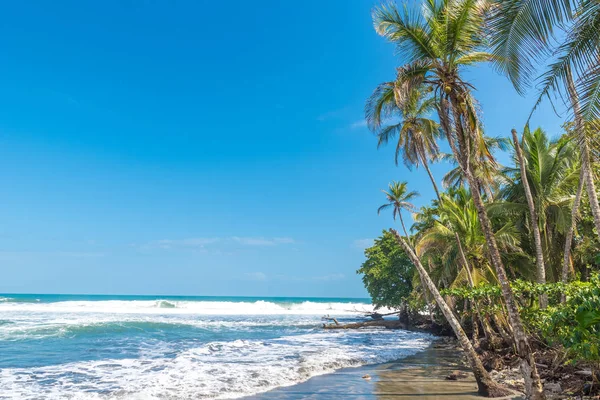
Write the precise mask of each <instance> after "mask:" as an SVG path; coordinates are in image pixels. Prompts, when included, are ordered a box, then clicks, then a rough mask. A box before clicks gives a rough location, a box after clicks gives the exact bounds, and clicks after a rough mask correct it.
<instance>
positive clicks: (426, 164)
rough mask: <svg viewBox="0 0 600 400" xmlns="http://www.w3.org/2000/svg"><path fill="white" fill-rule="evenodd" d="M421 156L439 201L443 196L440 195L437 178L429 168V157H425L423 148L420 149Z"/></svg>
mask: <svg viewBox="0 0 600 400" xmlns="http://www.w3.org/2000/svg"><path fill="white" fill-rule="evenodd" d="M419 156H420V158H421V164H423V167H424V168H425V171H427V175H429V179H431V184H432V185H433V190H435V195H436V196H437V199H438V201H442V198H441V197H440V191H439V190H438V187H437V184H436V183H435V178H434V177H433V174H432V173H431V170H430V169H429V163H428V162H427V157H425V154H423V151H422V149H420V150H419Z"/></svg>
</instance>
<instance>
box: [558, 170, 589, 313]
mask: <svg viewBox="0 0 600 400" xmlns="http://www.w3.org/2000/svg"><path fill="white" fill-rule="evenodd" d="M584 175H585V170H584V169H583V168H581V171H580V172H579V185H577V193H576V194H575V199H574V200H573V207H572V208H571V225H570V226H569V230H568V231H567V238H566V240H565V257H564V260H563V268H562V283H564V284H567V283H568V281H569V266H570V264H571V243H572V242H573V234H574V232H575V225H576V224H577V213H578V211H579V203H581V194H582V192H583V183H584V180H585V176H584ZM566 300H567V297H566V296H565V294H564V293H563V294H561V296H560V301H561V303H564V302H565V301H566Z"/></svg>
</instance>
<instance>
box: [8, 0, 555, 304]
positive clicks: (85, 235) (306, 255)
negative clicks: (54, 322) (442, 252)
mask: <svg viewBox="0 0 600 400" xmlns="http://www.w3.org/2000/svg"><path fill="white" fill-rule="evenodd" d="M376 4H378V3H377V2H371V1H366V0H329V1H326V2H323V1H318V0H305V1H302V2H286V1H283V2H282V1H275V0H258V1H254V2H248V1H237V0H234V1H228V2H214V1H177V2H150V1H148V2H136V1H112V0H107V1H103V2H81V1H62V0H59V1H55V2H47V1H31V2H26V3H25V2H7V3H6V4H4V6H3V12H2V15H0V20H1V23H0V48H1V49H2V53H3V60H2V63H0V88H1V89H0V292H4V293H97V294H171V295H209V296H213V295H227V296H235V295H238V296H329V297H366V296H367V292H366V291H365V289H364V288H363V285H362V282H361V279H360V276H358V275H357V274H356V269H357V268H359V267H360V264H361V263H362V262H363V260H364V256H363V250H364V248H365V247H367V246H369V244H370V243H372V240H373V238H375V237H377V236H378V235H380V234H381V231H382V230H383V229H386V228H388V227H390V226H392V225H393V224H394V221H393V220H392V218H391V215H381V216H378V215H377V212H376V210H377V207H378V206H379V205H381V204H382V203H383V202H384V197H383V194H382V193H381V192H380V190H381V189H383V188H385V187H386V186H387V184H388V183H389V181H391V180H406V181H408V183H409V185H410V187H411V189H413V190H417V191H419V192H420V193H421V197H420V198H419V200H418V201H417V202H416V204H417V205H421V204H426V203H427V202H428V201H429V200H430V199H431V198H432V196H433V195H434V193H433V190H432V189H431V185H430V182H429V180H428V178H427V175H426V174H425V172H424V171H422V170H413V171H409V170H407V169H406V168H405V167H404V166H398V167H396V166H395V165H394V161H393V148H391V147H390V148H386V149H380V150H377V149H376V139H375V138H374V137H373V135H372V134H371V133H369V131H368V130H367V128H366V126H365V123H364V119H363V106H364V102H365V100H366V98H367V97H368V96H369V95H370V93H371V91H372V90H373V89H374V87H375V86H376V85H377V84H378V83H380V82H383V81H386V80H390V79H392V78H393V76H394V71H395V67H396V66H398V65H399V62H400V58H401V57H400V56H399V55H398V54H396V53H395V49H394V47H393V45H391V44H389V43H386V42H385V41H384V40H383V39H382V38H380V37H379V36H377V35H376V33H375V32H374V30H373V26H372V21H371V16H370V11H371V9H372V7H373V6H374V5H376ZM467 78H468V79H469V80H470V81H471V82H472V83H473V84H474V85H475V86H476V88H477V91H476V93H475V95H476V97H477V99H478V100H479V102H480V103H481V107H482V110H483V119H484V124H485V129H486V133H487V134H489V135H493V136H497V135H502V136H507V135H510V129H511V128H513V127H517V128H519V127H521V126H523V124H524V123H525V121H526V119H527V117H528V115H529V112H530V110H531V107H532V105H533V102H534V93H532V94H531V95H529V96H527V97H519V96H518V95H517V94H516V92H515V91H514V90H513V88H512V86H511V85H510V83H509V82H508V81H507V80H506V79H505V78H504V77H502V76H499V75H498V74H496V73H495V72H494V71H493V70H491V69H490V68H488V67H480V68H477V69H475V70H472V71H469V72H468V73H467ZM562 121H563V120H562V119H561V118H560V117H558V116H557V115H555V114H554V113H553V111H552V109H551V108H550V107H549V106H547V105H546V106H544V107H542V108H541V109H540V110H539V112H537V113H536V114H535V116H534V118H533V120H532V123H533V125H535V126H538V125H539V126H542V127H543V128H544V129H545V130H546V131H547V132H548V133H549V134H550V135H551V136H554V135H558V134H560V132H561V128H560V125H561V123H562ZM505 158H506V157H505ZM501 159H502V156H501ZM447 169H448V167H447V166H445V165H435V166H434V167H433V173H434V174H435V175H436V177H437V179H438V181H439V180H441V178H442V176H443V173H444V171H446V170H447Z"/></svg>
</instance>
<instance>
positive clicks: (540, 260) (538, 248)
mask: <svg viewBox="0 0 600 400" xmlns="http://www.w3.org/2000/svg"><path fill="white" fill-rule="evenodd" d="M511 133H512V136H513V142H514V144H515V154H516V155H517V161H518V163H519V168H520V171H521V185H522V186H523V189H524V191H525V198H526V199H527V208H528V209H529V217H530V221H529V223H530V225H531V228H532V229H531V230H532V231H533V239H534V242H535V261H536V266H537V283H540V284H544V283H546V266H545V265H544V250H543V249H542V238H541V236H540V227H539V225H538V220H539V218H538V213H537V211H536V207H535V204H534V202H533V196H532V194H531V188H530V187H529V180H528V179H527V169H526V168H527V167H526V166H525V161H524V160H523V153H522V151H521V144H520V143H519V138H518V137H517V131H516V130H515V129H513V130H512V131H511ZM539 299H540V300H539V301H540V308H546V307H548V296H547V295H546V294H545V293H542V294H540V297H539Z"/></svg>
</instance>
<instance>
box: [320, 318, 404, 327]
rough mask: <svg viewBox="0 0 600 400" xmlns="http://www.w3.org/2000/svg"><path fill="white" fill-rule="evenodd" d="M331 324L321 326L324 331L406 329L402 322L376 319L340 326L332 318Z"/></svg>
mask: <svg viewBox="0 0 600 400" xmlns="http://www.w3.org/2000/svg"><path fill="white" fill-rule="evenodd" d="M332 320H333V322H334V323H333V324H323V328H324V329H358V328H369V327H383V328H387V329H407V326H406V324H405V323H404V322H402V321H398V320H395V321H391V320H388V319H378V320H375V321H364V322H352V323H349V324H340V323H339V322H338V321H337V320H336V319H335V318H332Z"/></svg>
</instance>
